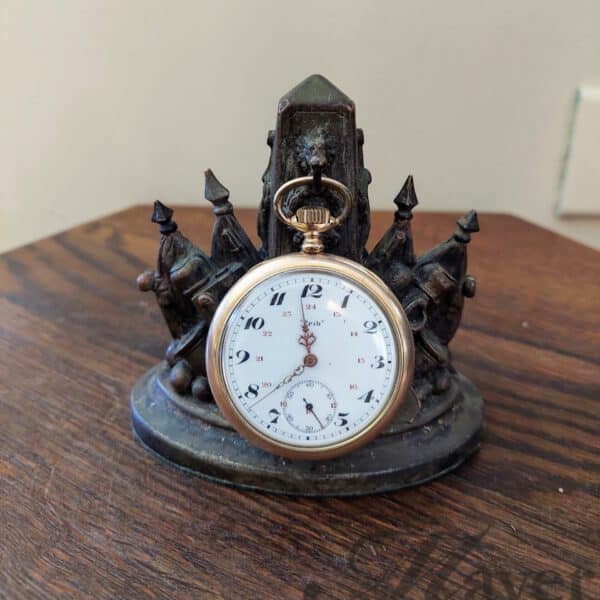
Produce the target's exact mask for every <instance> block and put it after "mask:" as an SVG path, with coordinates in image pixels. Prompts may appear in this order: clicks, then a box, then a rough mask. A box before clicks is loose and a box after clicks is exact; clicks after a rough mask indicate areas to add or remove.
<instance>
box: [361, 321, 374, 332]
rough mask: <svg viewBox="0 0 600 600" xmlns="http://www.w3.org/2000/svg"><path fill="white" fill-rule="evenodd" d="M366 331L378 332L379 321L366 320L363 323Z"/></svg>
mask: <svg viewBox="0 0 600 600" xmlns="http://www.w3.org/2000/svg"><path fill="white" fill-rule="evenodd" d="M363 327H364V328H365V333H377V323H376V322H375V321H365V322H364V323H363Z"/></svg>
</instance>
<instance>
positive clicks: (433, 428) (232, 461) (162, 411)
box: [131, 363, 483, 496]
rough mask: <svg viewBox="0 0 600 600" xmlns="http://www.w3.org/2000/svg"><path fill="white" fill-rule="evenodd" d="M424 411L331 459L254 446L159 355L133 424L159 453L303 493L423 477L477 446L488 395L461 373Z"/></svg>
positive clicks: (364, 488) (137, 397)
mask: <svg viewBox="0 0 600 600" xmlns="http://www.w3.org/2000/svg"><path fill="white" fill-rule="evenodd" d="M444 396H445V397H444V398H442V399H437V401H436V402H435V405H434V406H431V407H427V406H423V407H422V410H421V412H420V413H419V417H418V419H415V420H413V421H411V422H408V421H407V420H406V419H405V420H404V421H402V415H399V418H398V419H397V421H396V422H395V423H394V424H393V425H392V426H391V427H390V429H389V430H388V431H387V432H385V433H384V434H383V435H381V436H380V437H379V438H377V439H376V440H375V441H374V442H371V443H370V444H368V445H367V446H364V447H363V448H360V449H358V450H356V451H355V452H353V453H351V454H348V455H346V456H342V457H340V458H336V459H332V460H328V461H323V462H321V461H295V460H289V459H285V458H281V457H278V456H273V455H272V454H269V453H267V452H265V451H263V450H260V449H258V448H255V447H254V446H251V445H250V444H249V443H248V442H247V441H246V440H245V439H244V438H242V437H240V435H239V434H238V433H237V432H236V431H234V430H233V429H232V428H231V426H230V425H229V424H228V423H227V421H225V419H223V417H222V416H221V415H220V414H219V412H218V410H217V408H216V406H215V405H213V404H212V403H205V404H201V403H199V402H197V401H195V400H194V399H193V398H191V397H189V396H181V395H180V394H177V393H176V392H175V391H174V390H173V388H172V387H171V386H170V384H169V383H168V378H167V369H166V365H165V364H164V363H161V364H159V365H157V366H156V367H154V368H153V369H151V370H150V371H148V372H147V373H146V374H144V375H143V376H142V377H141V378H140V379H139V381H138V382H137V383H136V385H135V387H134V389H133V391H132V394H131V413H132V420H133V430H134V432H135V434H136V435H137V437H138V438H139V440H141V442H142V443H143V444H144V445H145V446H146V447H148V448H149V449H150V450H152V451H154V452H155V453H157V454H158V455H159V456H160V457H162V458H164V459H166V460H168V461H169V462H171V463H174V464H175V465H177V466H179V467H183V468H185V469H188V470H190V471H193V472H195V473H197V474H199V475H201V476H203V477H207V478H209V479H212V480H215V481H219V482H221V483H225V484H229V485H234V486H239V487H245V488H251V489H255V490H261V491H265V492H273V493H279V494H290V495H300V496H356V495H362V494H373V493H378V492H387V491H391V490H397V489H400V488H403V487H408V486H412V485H417V484H420V483H424V482H426V481H429V480H431V479H434V478H436V477H439V476H440V475H443V474H444V473H447V472H449V471H451V470H452V469H455V468H456V467H458V466H459V465H460V464H461V463H463V462H464V461H465V460H466V459H467V458H468V457H469V456H470V455H471V454H473V453H474V452H476V451H477V450H478V448H479V444H480V440H481V434H482V429H483V399H482V398H481V396H480V394H479V392H478V391H477V389H476V388H475V386H474V385H473V384H472V383H471V382H470V381H469V380H468V379H467V378H465V377H463V376H462V375H460V374H458V373H457V374H455V375H453V381H452V386H451V388H450V390H448V392H446V393H445V395H444Z"/></svg>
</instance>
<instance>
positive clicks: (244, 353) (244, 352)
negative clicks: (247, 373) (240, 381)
mask: <svg viewBox="0 0 600 600" xmlns="http://www.w3.org/2000/svg"><path fill="white" fill-rule="evenodd" d="M235 355H236V356H237V357H238V358H239V359H240V360H239V362H238V365H241V364H242V363H245V362H246V361H247V360H248V359H249V358H250V352H248V351H247V350H238V351H237V352H236V353H235Z"/></svg>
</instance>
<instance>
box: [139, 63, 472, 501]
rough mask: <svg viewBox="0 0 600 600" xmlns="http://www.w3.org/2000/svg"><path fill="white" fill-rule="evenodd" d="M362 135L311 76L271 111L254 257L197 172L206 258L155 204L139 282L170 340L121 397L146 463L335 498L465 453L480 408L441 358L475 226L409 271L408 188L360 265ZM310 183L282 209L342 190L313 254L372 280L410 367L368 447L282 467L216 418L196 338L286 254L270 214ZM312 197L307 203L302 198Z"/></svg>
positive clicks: (446, 356)
mask: <svg viewBox="0 0 600 600" xmlns="http://www.w3.org/2000/svg"><path fill="white" fill-rule="evenodd" d="M363 142H364V137H363V132H362V130H360V129H357V128H356V124H355V107H354V103H353V102H352V101H351V100H350V99H349V98H348V97H347V96H346V95H345V94H343V93H342V92H341V91H340V90H339V89H337V88H336V87H335V86H334V85H333V84H331V83H330V82H329V81H328V80H327V79H325V78H324V77H322V76H320V75H313V76H311V77H309V78H307V79H306V80H304V81H303V82H302V83H300V84H299V85H298V86H296V87H295V88H294V89H293V90H291V91H290V92H289V93H288V94H286V95H285V96H284V97H283V98H282V99H281V100H280V101H279V105H278V111H277V125H276V129H275V130H274V131H271V132H269V135H268V139H267V143H268V145H269V146H270V148H271V156H270V160H269V165H268V167H267V169H266V171H265V173H264V175H263V178H262V180H263V198H262V201H261V205H260V210H259V217H258V233H259V236H260V238H261V240H262V247H261V248H260V249H259V250H257V249H256V248H255V247H254V246H253V245H252V243H251V241H250V239H249V238H248V236H247V234H246V233H245V231H244V230H243V229H242V227H241V225H240V224H239V222H238V221H237V219H236V218H235V216H234V214H233V206H232V205H231V203H230V202H229V192H228V190H227V189H226V188H225V187H223V186H222V185H221V184H220V183H219V181H218V180H217V179H216V178H215V176H214V175H213V173H212V172H211V171H210V170H209V171H207V172H206V174H205V175H206V190H205V196H206V199H207V200H209V201H210V202H211V203H212V204H213V207H214V208H213V212H214V214H215V217H216V222H215V226H214V229H213V236H212V245H211V251H210V256H209V255H207V254H206V253H204V252H203V251H202V250H200V249H199V248H197V247H196V246H194V245H193V244H192V242H190V240H188V239H187V238H185V237H184V236H183V235H182V234H181V233H180V231H179V230H178V227H177V225H176V223H175V222H174V221H173V220H172V215H173V211H172V210H171V209H169V208H167V207H166V206H164V205H163V204H161V203H160V202H158V201H157V202H156V203H155V206H154V213H153V215H152V220H153V222H155V223H157V224H159V226H160V231H161V234H162V235H161V241H160V250H159V258H158V265H157V269H156V270H155V271H147V272H145V273H143V274H142V275H140V277H139V278H138V285H139V287H140V289H142V290H144V291H149V290H152V291H154V292H155V294H156V296H157V301H158V304H159V306H160V308H161V310H162V313H163V316H164V318H165V321H166V323H167V325H168V327H169V330H170V332H171V335H172V338H173V340H172V342H171V343H170V345H169V347H168V348H167V351H166V356H165V360H164V361H163V362H162V363H160V364H159V365H157V366H156V367H154V368H153V369H151V370H150V371H149V372H147V373H146V374H145V375H144V376H143V377H142V378H141V379H140V380H139V381H138V383H137V384H136V386H135V387H134V389H133V392H132V396H131V410H132V419H133V429H134V432H135V433H136V435H137V436H138V438H139V439H140V440H141V441H142V442H143V443H144V444H145V445H146V446H147V447H148V448H150V449H151V450H153V451H154V452H156V453H157V454H158V455H160V456H161V457H163V458H165V459H167V460H169V461H171V462H172V463H174V464H176V465H178V466H180V467H184V468H187V469H191V470H192V471H194V472H196V473H198V474H200V475H203V476H205V477H209V478H211V479H215V480H218V481H221V482H223V483H228V484H233V485H238V486H243V487H248V488H253V489H258V490H263V491H269V492H276V493H285V494H298V495H306V496H326V495H335V496H344V495H358V494H368V493H374V492H383V491H389V490H393V489H398V488H401V487H405V486H410V485H415V484H418V483H423V482H425V481H428V480H430V479H433V478H435V477H438V476H440V475H442V474H444V473H446V472H448V471H449V470H451V469H454V468H455V467H457V466H458V465H460V464H461V463H462V462H464V460H465V459H466V458H468V457H469V456H470V455H471V454H473V453H474V452H475V451H476V450H477V449H478V448H479V444H480V440H481V434H482V428H483V400H482V398H481V396H480V395H479V393H478V391H477V389H476V388H475V387H474V385H473V384H472V383H471V382H469V381H468V380H467V379H466V378H465V377H463V376H462V375H460V374H459V373H458V372H457V371H456V370H455V369H454V368H453V366H452V363H451V355H450V351H449V349H448V345H449V343H450V341H451V339H452V338H453V337H454V334H455V333H456V330H457V329H458V326H459V324H460V319H461V315H462V310H463V302H464V297H472V296H473V295H474V294H475V279H474V278H473V277H472V276H470V275H467V272H466V267H467V250H466V246H467V244H468V243H469V241H470V238H471V234H472V233H475V232H477V231H478V230H479V226H478V223H477V215H476V213H475V212H474V211H471V212H469V213H467V214H466V215H465V216H464V217H462V218H461V219H459V221H458V229H457V230H456V231H455V232H454V234H453V235H452V237H450V239H449V240H447V241H446V242H443V243H441V244H440V245H439V246H437V247H435V248H433V249H432V250H430V251H429V252H427V253H426V254H424V255H422V256H420V257H416V256H415V254H414V250H413V241H412V233H411V227H410V221H411V219H412V210H413V208H414V207H415V206H416V205H417V197H416V194H415V190H414V183H413V180H412V177H410V176H409V177H408V179H407V180H406V182H405V184H404V186H403V188H402V189H401V191H400V192H399V194H398V195H397V196H396V198H395V199H394V203H395V204H396V206H397V210H396V212H395V215H394V221H393V223H392V224H391V225H390V227H389V229H388V230H387V231H386V233H385V234H384V236H383V237H382V239H381V240H380V241H379V242H378V243H377V244H376V245H375V247H374V249H373V250H372V251H371V252H370V253H368V252H367V251H366V249H365V244H366V242H367V238H368V236H369V200H368V194H367V188H368V185H369V183H370V181H371V175H370V173H369V171H368V170H367V169H366V168H365V167H364V165H363V152H362V147H363ZM307 175H310V176H312V177H313V179H314V185H313V186H310V187H309V186H307V187H305V188H301V189H299V190H294V191H292V192H290V193H289V195H288V197H287V198H286V199H285V204H284V205H285V209H286V210H287V211H289V212H290V213H292V212H293V211H294V210H295V208H296V207H297V206H298V204H299V203H307V202H308V203H311V202H312V203H314V205H322V206H327V207H328V208H330V209H331V210H332V212H335V210H336V209H337V207H336V202H338V201H339V200H338V199H337V197H336V196H335V195H333V194H329V193H328V192H327V190H326V189H325V188H319V180H320V178H321V177H322V176H327V177H331V178H333V179H337V180H338V181H341V182H343V183H344V184H345V185H346V186H347V187H348V188H349V189H350V191H351V192H352V194H353V197H354V198H355V202H354V204H353V208H352V212H351V214H350V216H349V217H348V219H347V220H346V221H345V222H344V224H343V225H342V227H341V228H340V229H339V230H336V231H331V232H330V233H328V234H326V235H325V248H326V252H328V253H331V254H338V255H342V256H345V257H348V258H350V259H353V260H355V261H357V262H360V263H362V264H363V265H365V266H367V267H368V268H370V269H372V270H373V271H374V272H375V273H377V274H378V275H379V276H380V277H381V278H382V279H383V280H384V282H385V283H386V284H387V285H388V286H389V288H390V289H391V290H392V292H393V293H394V294H395V295H396V296H397V298H398V299H399V300H400V302H401V303H402V306H403V308H404V310H405V312H406V314H407V316H408V319H409V322H410V325H411V329H412V331H413V335H414V342H415V351H416V364H415V372H414V378H413V386H412V389H411V394H410V397H409V401H408V402H406V403H405V405H404V406H403V407H402V409H401V411H400V412H399V414H398V415H397V417H396V419H395V422H394V424H393V425H392V426H391V427H390V428H389V429H388V430H387V431H386V432H385V433H384V434H383V435H381V436H380V437H379V438H378V439H376V440H375V441H374V442H372V443H370V444H369V445H367V446H364V447H362V448H360V449H359V450H357V451H355V452H353V453H351V454H348V455H346V456H343V457H340V458H337V459H333V460H328V461H313V462H311V461H292V460H289V459H284V458H281V457H278V456H274V455H271V454H269V453H267V452H264V451H262V450H260V449H257V448H254V447H253V446H251V445H250V444H249V443H248V442H247V441H246V440H245V439H243V438H242V437H241V436H240V435H239V434H237V432H235V431H234V430H233V429H232V427H231V426H230V425H229V424H228V423H227V421H226V420H225V419H224V418H223V417H222V416H221V415H220V414H219V412H218V409H217V407H216V405H215V404H214V402H213V401H212V396H211V392H210V389H209V386H208V381H207V379H206V371H205V364H204V352H205V346H206V335H207V333H208V327H209V324H210V320H211V317H212V315H213V314H214V311H215V309H216V307H217V305H218V303H219V301H220V300H221V299H222V298H223V296H224V295H225V293H226V292H227V290H228V289H229V288H230V287H231V286H232V285H233V283H235V281H237V280H238V279H239V278H240V277H241V276H243V275H244V274H245V273H246V272H247V271H248V269H250V268H251V267H252V266H253V265H255V264H257V263H258V262H259V261H262V260H265V259H268V258H271V257H275V256H280V255H281V254H285V253H289V252H295V251H297V250H298V247H299V244H300V242H301V240H300V239H299V236H298V234H297V233H296V232H294V231H293V230H292V229H290V228H288V227H286V226H285V225H283V224H282V223H281V222H279V221H278V220H277V219H276V218H275V215H274V213H273V208H272V206H273V202H272V201H273V194H274V192H275V190H277V189H278V188H279V187H280V186H281V185H282V184H283V183H285V182H286V181H289V180H291V179H294V178H297V177H301V176H307ZM315 189H316V190H318V194H317V195H315V194H314V191H315Z"/></svg>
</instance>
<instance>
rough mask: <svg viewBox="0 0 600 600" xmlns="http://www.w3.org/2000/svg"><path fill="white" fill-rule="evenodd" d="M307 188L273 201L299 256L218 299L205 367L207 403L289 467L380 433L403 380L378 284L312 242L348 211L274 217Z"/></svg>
mask: <svg viewBox="0 0 600 600" xmlns="http://www.w3.org/2000/svg"><path fill="white" fill-rule="evenodd" d="M312 181H313V178H312V177H310V176H309V177H298V178H296V179H292V180H290V181H288V182H286V183H284V184H283V185H282V186H281V187H280V188H279V189H278V190H277V192H276V193H275V196H274V198H273V204H274V209H275V213H276V215H277V217H278V218H279V219H280V220H281V221H283V222H284V223H286V224H287V225H289V226H291V227H293V228H295V229H296V230H298V231H300V232H302V233H303V234H304V241H303V244H302V250H301V251H300V252H298V253H295V254H288V255H285V256H279V257H277V258H272V259H268V260H265V261H264V262H262V263H259V264H258V265H256V266H255V267H253V268H252V269H250V270H249V271H248V272H247V273H246V274H245V275H244V276H243V277H242V278H240V279H239V280H238V281H237V282H236V283H235V285H233V286H232V288H231V289H230V290H229V291H228V292H227V294H226V295H225V297H224V298H223V300H222V301H221V303H220V304H219V307H218V309H217V311H216V313H215V315H214V318H213V320H212V323H211V326H210V330H209V334H208V340H207V348H206V366H207V375H208V380H209V383H210V387H211V390H212V393H213V396H214V398H215V401H216V403H217V405H218V407H219V409H220V410H221V412H222V413H223V415H224V416H225V417H226V418H227V419H228V420H229V422H230V423H231V425H232V426H233V427H234V428H235V429H236V430H237V431H238V433H240V435H242V436H243V437H245V438H246V439H247V440H248V441H249V442H250V443H252V444H253V445H255V446H258V447H260V448H262V449H264V450H267V451H269V452H271V453H272V454H276V455H279V456H284V457H287V458H292V459H304V460H321V459H328V458H333V457H335V456H340V455H342V454H346V453H348V452H351V451H353V450H355V449H357V448H358V447H360V446H363V445H364V444H367V443H368V442H370V441H371V440H373V439H374V438H375V437H376V436H377V435H378V434H380V433H381V432H382V431H383V430H385V428H386V427H387V426H388V425H390V423H391V421H392V420H393V418H394V416H395V414H396V412H397V411H398V409H399V408H400V406H401V405H402V403H403V402H404V400H405V399H406V397H407V395H408V393H409V388H410V385H411V381H412V375H413V367H414V348H413V338H412V333H411V330H410V328H409V324H408V320H407V318H406V315H405V313H404V310H403V309H402V306H401V305H400V303H399V301H398V300H397V298H396V297H395V296H394V295H393V293H392V292H391V291H390V290H389V289H388V287H387V286H386V285H385V283H384V282H383V281H382V280H381V279H380V278H379V277H378V276H377V275H375V274H374V273H372V272H371V271H369V270H368V269H367V268H365V267H363V266H362V265H360V264H358V263H356V262H354V261H352V260H349V259H347V258H344V257H340V256H336V255H331V254H325V253H324V252H323V250H324V245H323V242H322V239H321V235H322V234H323V233H324V232H326V231H328V230H330V229H332V228H334V227H337V226H338V225H339V224H340V223H341V222H342V221H343V220H344V219H345V218H346V217H347V216H348V214H349V213H350V210H351V206H352V196H351V193H350V191H349V190H348V188H347V187H346V186H345V185H343V184H342V183H341V182H339V181H337V180H335V179H330V178H328V177H322V178H321V181H322V184H323V185H325V186H328V187H330V188H331V189H332V190H333V191H335V192H337V193H338V194H339V195H340V196H341V198H342V199H343V201H344V205H343V208H342V210H341V212H340V213H339V214H338V215H337V216H334V215H332V214H331V213H330V211H329V210H328V209H327V208H322V207H310V206H305V207H300V208H298V209H297V210H296V212H295V214H294V215H293V216H291V217H290V216H288V215H286V214H285V212H284V211H283V208H282V202H283V198H284V197H285V196H286V195H287V193H288V192H289V191H290V190H291V189H293V188H295V187H299V186H303V185H307V184H309V183H311V182H312Z"/></svg>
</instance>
